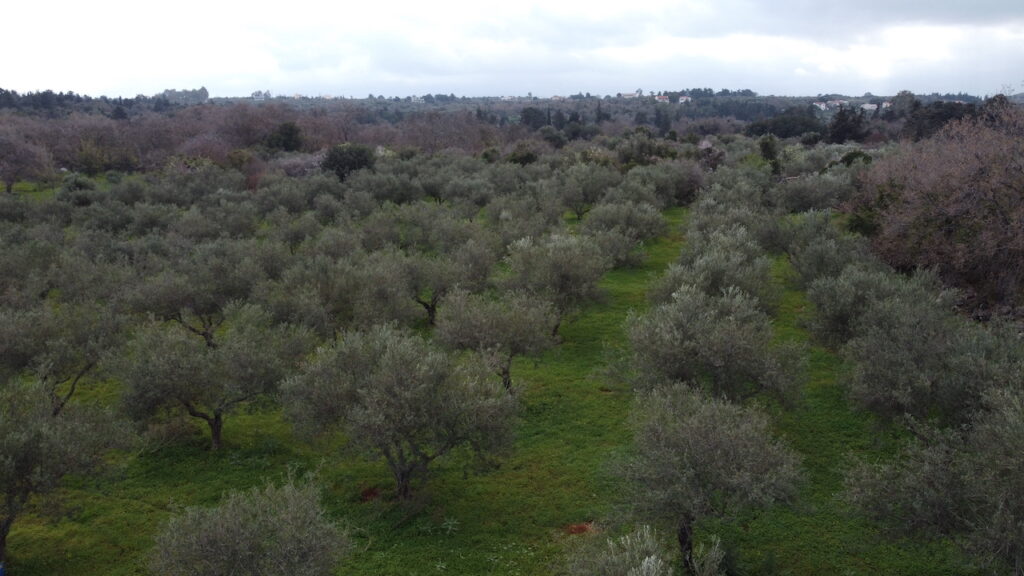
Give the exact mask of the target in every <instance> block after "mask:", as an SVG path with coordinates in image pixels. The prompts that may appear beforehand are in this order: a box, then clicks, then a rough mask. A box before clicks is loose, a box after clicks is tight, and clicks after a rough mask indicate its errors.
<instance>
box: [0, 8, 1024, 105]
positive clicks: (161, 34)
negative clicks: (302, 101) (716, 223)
mask: <svg viewBox="0 0 1024 576" xmlns="http://www.w3.org/2000/svg"><path fill="white" fill-rule="evenodd" d="M149 6H153V8H150V7H149ZM157 6H158V7H159V10H157V8H156V7H157ZM2 12H3V16H4V17H3V19H4V21H5V25H4V26H3V31H2V32H0V37H2V38H3V47H4V55H3V56H2V57H0V87H2V88H7V89H14V90H17V91H19V92H26V91H36V90H45V89H52V90H55V91H68V90H71V91H74V92H78V93H81V94H89V95H94V96H98V95H109V96H134V95H136V94H147V95H152V94H155V93H158V92H160V91H162V90H163V89H165V88H178V89H182V88H190V89H191V88H199V87H200V86H206V88H207V89H208V90H209V91H210V93H211V95H212V96H238V95H248V94H250V93H251V92H252V91H254V90H270V91H271V92H272V93H274V94H275V95H276V94H289V95H290V94H295V93H300V94H304V95H311V96H315V95H335V96H356V97H365V96H366V95H367V94H370V93H372V94H383V95H386V96H407V95H416V94H426V93H445V94H447V93H455V94H456V95H465V96H484V95H494V96H496V95H506V94H507V95H525V94H527V93H533V95H535V96H550V95H555V94H559V95H569V94H575V93H577V92H584V93H585V92H590V93H592V94H615V93H617V92H627V91H633V90H636V89H637V88H641V89H643V90H644V91H645V92H646V91H651V90H653V91H659V90H675V89H682V88H692V87H709V88H714V89H720V88H729V89H739V88H750V89H752V90H754V91H756V92H758V93H760V94H782V95H816V94H822V93H843V94H850V95H860V94H863V93H865V92H872V93H874V94H878V95H890V94H895V93H896V92H897V91H899V90H901V89H908V90H911V91H913V92H917V93H931V92H942V93H945V92H961V91H962V92H968V93H971V94H976V95H991V94H995V93H998V92H1001V91H1006V90H1007V89H1008V88H1009V89H1011V91H1013V92H1019V91H1024V0H972V1H970V2H968V1H966V0H956V1H954V0H884V1H883V0H856V1H843V2H835V1H833V0H816V1H812V0H772V1H770V2H769V1H765V0H761V1H754V0H676V1H666V0H639V1H637V0H618V1H616V2H604V1H602V0H589V1H585V2H584V1H576V0H571V1H569V0H544V1H535V0H506V1H501V0H488V1H474V2H456V1H447V0H421V1H415V2H413V1H406V0H378V1H372V0H371V1H367V0H360V1H358V2H346V1H344V0H335V1H334V2H326V1H324V2H319V1H314V0H286V1H281V0H277V1H275V2H264V1H263V0H251V1H249V2H244V3H243V2H235V1H231V2H224V1H221V0H179V1H168V2H160V3H155V2H152V3H151V2H138V1H114V0H93V1H84V0H75V1H65V0H51V1H47V2H26V1H22V2H9V3H6V5H5V6H4V7H3V10H2Z"/></svg>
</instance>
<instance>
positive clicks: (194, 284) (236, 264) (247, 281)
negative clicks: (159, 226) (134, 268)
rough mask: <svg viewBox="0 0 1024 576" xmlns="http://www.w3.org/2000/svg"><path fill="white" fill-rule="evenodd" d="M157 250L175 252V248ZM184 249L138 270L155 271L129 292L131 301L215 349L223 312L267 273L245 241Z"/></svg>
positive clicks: (253, 247)
mask: <svg viewBox="0 0 1024 576" xmlns="http://www.w3.org/2000/svg"><path fill="white" fill-rule="evenodd" d="M159 244H164V243H163V242H159ZM158 248H159V249H161V250H162V251H166V252H171V250H172V249H174V248H177V247H175V246H167V245H163V246H159V245H158ZM184 250H185V253H184V254H181V255H171V254H169V255H168V257H166V258H165V257H156V256H154V257H152V258H151V260H149V261H146V262H144V264H143V265H142V266H140V272H142V273H147V272H151V273H150V274H148V275H147V276H145V277H143V278H142V279H140V280H139V281H138V282H137V284H136V285H135V286H133V287H132V288H131V289H130V290H129V291H128V296H127V299H128V302H129V304H130V305H131V307H132V308H133V309H135V310H136V311H138V312H146V313H151V314H154V315H156V316H157V317H158V318H160V319H162V320H169V321H173V322H176V323H177V324H179V325H180V326H181V327H182V328H184V329H185V330H187V331H189V332H191V333H193V334H195V335H196V336H199V337H201V338H202V339H203V341H204V342H205V343H206V345H207V346H209V347H211V348H215V347H216V346H217V343H216V333H217V329H218V328H219V327H220V326H221V325H222V324H223V323H224V319H225V314H224V311H225V308H226V307H227V306H228V305H229V304H230V303H231V302H233V301H236V300H242V299H245V298H247V297H248V296H249V294H250V293H251V291H252V288H253V286H254V285H255V284H256V283H257V282H259V280H261V279H262V278H264V277H265V276H266V275H267V274H266V270H265V266H264V265H263V264H264V263H263V262H261V261H260V260H259V259H258V256H259V255H260V252H259V250H258V247H257V246H256V245H255V244H254V243H249V242H244V241H231V240H224V239H221V240H217V241H213V242H205V243H201V244H195V245H186V246H185V247H184Z"/></svg>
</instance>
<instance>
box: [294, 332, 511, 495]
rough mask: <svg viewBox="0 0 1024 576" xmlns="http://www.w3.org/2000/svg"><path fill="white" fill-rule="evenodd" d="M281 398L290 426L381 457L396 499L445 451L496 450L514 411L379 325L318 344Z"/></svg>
mask: <svg viewBox="0 0 1024 576" xmlns="http://www.w3.org/2000/svg"><path fill="white" fill-rule="evenodd" d="M282 397H283V402H284V403H285V405H286V410H287V413H288V415H289V417H290V419H291V420H292V421H293V422H294V423H295V425H296V427H297V428H298V429H300V430H304V431H308V432H324V431H331V430H338V429H341V430H344V431H345V432H346V434H347V437H348V438H349V439H351V440H352V441H353V442H354V443H356V444H357V445H359V446H361V447H362V448H365V449H366V450H367V451H368V452H370V453H371V454H373V455H375V456H377V457H379V458H383V459H384V460H385V461H386V462H387V465H388V468H389V469H390V470H391V474H392V475H393V476H394V479H395V484H396V490H397V495H398V498H399V499H401V500H407V499H409V498H410V497H411V496H412V490H413V485H414V484H422V483H423V482H425V480H426V477H427V470H428V468H429V466H430V464H431V463H432V462H433V461H434V460H436V459H438V458H441V457H443V456H445V455H446V454H448V453H449V452H451V451H452V450H454V449H456V448H459V447H462V446H465V447H469V448H471V449H472V450H474V451H477V453H479V454H481V455H485V454H487V453H489V452H494V451H497V450H500V449H503V448H504V447H506V446H507V445H508V442H509V440H510V433H511V425H512V418H513V415H514V410H515V402H514V400H513V399H512V398H511V397H510V396H509V395H508V394H506V393H505V391H504V390H503V389H502V387H501V386H500V384H499V383H498V382H496V381H492V380H490V379H489V378H487V377H486V376H484V375H483V374H481V373H480V371H479V370H474V369H472V367H467V366H460V365H457V364H456V363H455V362H454V361H453V359H452V358H450V357H449V356H448V355H446V354H444V353H443V352H441V351H439V350H436V349H434V348H432V347H431V346H430V344H428V343H427V342H426V341H425V340H423V339H422V338H420V337H418V336H414V335H410V334H407V333H404V332H402V331H400V330H398V329H396V328H393V327H389V326H375V327H372V328H370V329H369V330H367V331H366V332H348V333H346V334H344V335H342V336H341V338H340V339H339V340H338V341H336V342H335V343H333V344H332V345H331V346H327V347H322V348H320V349H319V350H317V353H316V355H315V356H314V357H313V358H311V359H310V360H309V361H307V362H306V363H305V364H304V365H303V367H302V369H301V371H300V373H299V374H298V375H296V376H294V377H292V378H290V379H289V380H288V381H287V383H286V385H285V386H284V388H283V390H282Z"/></svg>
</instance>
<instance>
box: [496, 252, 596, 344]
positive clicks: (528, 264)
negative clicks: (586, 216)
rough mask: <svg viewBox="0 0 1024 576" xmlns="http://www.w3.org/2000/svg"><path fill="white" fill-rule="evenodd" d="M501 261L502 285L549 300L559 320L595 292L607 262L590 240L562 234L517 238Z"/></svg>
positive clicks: (594, 295)
mask: <svg viewBox="0 0 1024 576" xmlns="http://www.w3.org/2000/svg"><path fill="white" fill-rule="evenodd" d="M505 262H506V264H507V265H508V270H509V275H508V276H507V277H506V278H505V279H504V285H505V287H506V288H509V289H512V290H522V291H524V292H528V293H531V294H534V295H536V296H538V297H540V298H544V299H547V300H550V301H551V302H552V303H553V304H554V305H555V309H556V310H557V311H558V314H559V320H561V318H562V317H564V316H565V315H566V314H568V313H569V312H570V311H572V310H574V309H575V308H576V307H578V306H579V305H581V304H583V303H584V302H586V301H588V300H592V299H594V298H596V297H597V296H598V294H599V292H598V286H597V283H598V281H599V280H600V279H601V277H602V276H603V275H604V273H605V272H606V271H607V270H608V268H609V267H610V266H611V262H610V260H609V259H608V257H607V256H606V255H605V254H604V253H602V251H601V250H600V248H598V247H597V246H596V245H595V244H594V243H592V242H590V241H588V240H587V239H585V238H581V237H578V236H569V235H562V234H552V235H549V236H545V237H543V238H539V239H535V238H523V239H521V240H518V241H516V242H514V243H513V244H512V245H511V246H510V247H509V253H508V256H507V257H506V258H505ZM557 329H558V324H556V325H555V330H556V331H557Z"/></svg>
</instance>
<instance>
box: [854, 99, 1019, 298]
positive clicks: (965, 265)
mask: <svg viewBox="0 0 1024 576" xmlns="http://www.w3.org/2000/svg"><path fill="white" fill-rule="evenodd" d="M1022 136H1024V111H1022V110H1021V109H1020V107H1018V106H1013V105H1010V104H1001V103H998V101H993V102H992V103H991V104H986V106H985V108H984V109H983V113H982V114H980V115H979V116H978V117H977V118H975V119H968V120H962V121H956V122H952V123H950V124H948V125H947V126H946V127H945V128H943V129H942V131H940V132H939V134H937V135H936V136H935V137H933V138H931V139H929V140H926V141H922V142H919V143H916V144H905V145H904V146H903V147H902V149H901V150H900V152H899V153H897V154H894V155H891V156H889V157H887V158H885V159H883V160H881V161H879V162H875V163H873V164H872V166H871V168H870V171H869V172H868V174H867V177H866V180H865V186H864V189H863V193H862V194H861V195H859V196H858V197H857V198H855V199H854V200H853V201H852V202H851V204H850V206H848V209H849V210H850V211H851V212H853V213H854V215H855V216H856V218H857V222H858V223H859V224H860V225H861V227H862V228H863V229H866V230H869V231H875V232H876V236H875V237H874V246H875V248H876V249H878V251H879V252H880V254H881V255H882V257H883V258H884V259H885V260H886V261H887V262H889V263H890V264H891V265H893V266H895V267H897V268H901V269H906V268H912V267H935V268H936V269H937V270H938V271H939V274H940V275H941V276H942V278H943V279H944V280H945V281H947V282H950V283H952V284H954V285H956V286H958V287H961V288H964V289H967V290H969V292H970V293H969V295H972V296H976V297H977V299H978V302H979V303H981V304H988V305H1000V304H1004V303H1005V304H1019V303H1021V302H1022V294H1024V290H1022V288H1024V266H1021V263H1022V262H1024V233H1022V230H1024V196H1022V195H1021V194H1020V190H1021V189H1022V188H1024V171H1022V170H1021V167H1020V158H1022V157H1024V138H1022Z"/></svg>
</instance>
